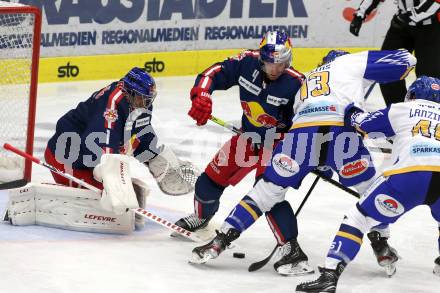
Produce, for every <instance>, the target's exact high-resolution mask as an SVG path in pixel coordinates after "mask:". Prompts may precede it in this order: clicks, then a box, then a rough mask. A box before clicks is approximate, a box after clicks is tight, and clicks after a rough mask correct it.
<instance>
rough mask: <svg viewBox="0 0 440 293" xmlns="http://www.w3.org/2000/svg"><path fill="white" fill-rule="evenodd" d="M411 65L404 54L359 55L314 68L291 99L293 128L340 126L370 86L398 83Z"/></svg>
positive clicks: (412, 62) (408, 58) (369, 52)
mask: <svg viewBox="0 0 440 293" xmlns="http://www.w3.org/2000/svg"><path fill="white" fill-rule="evenodd" d="M415 63H416V59H415V57H413V56H412V55H411V54H410V53H409V52H408V51H406V50H393V51H363V52H360V53H355V54H347V55H343V56H340V57H338V58H336V59H335V60H334V61H333V62H330V63H328V64H324V65H323V66H321V67H318V68H316V69H315V70H313V71H311V72H310V73H308V74H306V78H305V82H304V83H303V85H302V87H301V90H300V91H299V92H298V93H297V95H296V97H295V104H294V113H295V116H294V118H293V128H298V127H304V126H319V125H343V121H344V110H345V108H346V107H347V105H348V104H350V103H353V102H354V103H357V104H360V103H361V102H362V101H363V100H364V96H365V92H366V89H367V88H368V87H369V86H370V85H371V84H372V83H373V82H378V83H384V82H391V81H396V80H399V79H402V78H404V77H406V75H407V74H408V73H409V71H411V69H412V68H413V67H414V65H415Z"/></svg>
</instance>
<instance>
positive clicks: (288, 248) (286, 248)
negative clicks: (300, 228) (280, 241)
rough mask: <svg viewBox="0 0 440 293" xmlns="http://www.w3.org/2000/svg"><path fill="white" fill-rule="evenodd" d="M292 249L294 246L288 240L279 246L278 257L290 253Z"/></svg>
mask: <svg viewBox="0 0 440 293" xmlns="http://www.w3.org/2000/svg"><path fill="white" fill-rule="evenodd" d="M291 250H292V246H291V245H290V242H287V243H286V244H284V245H282V246H280V247H278V257H279V258H282V257H284V256H286V255H289V253H290V251H291Z"/></svg>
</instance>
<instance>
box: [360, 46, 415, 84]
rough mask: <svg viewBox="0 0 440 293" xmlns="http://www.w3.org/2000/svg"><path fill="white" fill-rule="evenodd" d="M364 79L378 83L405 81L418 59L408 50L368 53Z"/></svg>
mask: <svg viewBox="0 0 440 293" xmlns="http://www.w3.org/2000/svg"><path fill="white" fill-rule="evenodd" d="M366 57H367V59H366V64H365V71H364V74H363V78H365V79H367V80H371V81H375V82H378V83H388V82H393V81H398V80H402V79H404V78H405V77H406V76H407V75H408V74H409V72H410V71H411V70H412V69H413V68H414V67H415V65H416V63H417V59H416V58H415V57H414V56H413V55H412V54H411V53H409V52H408V51H407V50H405V49H402V50H383V51H367V56H366Z"/></svg>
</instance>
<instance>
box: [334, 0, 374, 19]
mask: <svg viewBox="0 0 440 293" xmlns="http://www.w3.org/2000/svg"><path fill="white" fill-rule="evenodd" d="M349 1H350V0H349ZM355 12H356V9H355V8H352V7H346V8H344V10H343V11H342V16H343V17H344V19H345V20H346V21H348V22H351V21H352V20H353V14H354V13H355ZM376 12H377V10H374V11H373V12H371V13H370V14H369V15H368V16H367V18H366V19H365V20H364V22H368V21H370V20H371V19H373V18H374V16H376Z"/></svg>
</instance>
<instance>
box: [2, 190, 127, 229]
mask: <svg viewBox="0 0 440 293" xmlns="http://www.w3.org/2000/svg"><path fill="white" fill-rule="evenodd" d="M100 199H101V196H100V195H99V194H96V193H95V192H93V191H90V190H86V189H78V188H73V187H64V186H58V185H48V184H34V183H29V184H28V185H26V186H24V187H22V188H15V189H11V190H9V203H8V217H9V221H10V222H11V224H12V225H17V226H25V225H35V224H36V225H41V226H47V227H54V228H61V229H67V230H74V231H83V232H98V233H116V234H128V233H131V232H132V231H133V229H134V221H135V217H134V213H133V212H132V211H129V212H127V213H123V214H121V215H118V214H115V213H112V212H109V211H106V210H104V209H102V207H101V204H100Z"/></svg>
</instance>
